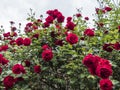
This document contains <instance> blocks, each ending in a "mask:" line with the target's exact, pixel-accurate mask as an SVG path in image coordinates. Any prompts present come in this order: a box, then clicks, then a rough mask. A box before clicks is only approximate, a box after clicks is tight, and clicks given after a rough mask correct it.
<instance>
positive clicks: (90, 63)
mask: <svg viewBox="0 0 120 90" xmlns="http://www.w3.org/2000/svg"><path fill="white" fill-rule="evenodd" d="M100 59H101V58H100V57H99V56H94V55H92V54H88V55H86V56H85V57H84V59H83V61H82V63H83V64H84V65H85V66H87V67H88V68H95V69H96V67H97V65H98V63H99V61H100Z"/></svg>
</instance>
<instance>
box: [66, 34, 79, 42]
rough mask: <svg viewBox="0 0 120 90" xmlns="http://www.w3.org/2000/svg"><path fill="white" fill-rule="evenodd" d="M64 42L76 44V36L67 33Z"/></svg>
mask: <svg viewBox="0 0 120 90" xmlns="http://www.w3.org/2000/svg"><path fill="white" fill-rule="evenodd" d="M66 41H67V42H69V43H70V44H76V43H77V42H78V36H77V35H76V34H73V33H69V34H68V35H67V37H66Z"/></svg>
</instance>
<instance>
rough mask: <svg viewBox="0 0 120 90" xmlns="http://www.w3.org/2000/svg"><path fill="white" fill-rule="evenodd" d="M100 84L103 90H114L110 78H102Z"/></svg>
mask: <svg viewBox="0 0 120 90" xmlns="http://www.w3.org/2000/svg"><path fill="white" fill-rule="evenodd" d="M99 84H100V89H101V90H113V84H112V81H111V80H109V79H101V80H100V82H99Z"/></svg>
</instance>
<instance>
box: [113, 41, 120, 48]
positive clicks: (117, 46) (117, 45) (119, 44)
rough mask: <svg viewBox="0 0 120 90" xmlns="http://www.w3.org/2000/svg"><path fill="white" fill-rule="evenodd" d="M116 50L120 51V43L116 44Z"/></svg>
mask: <svg viewBox="0 0 120 90" xmlns="http://www.w3.org/2000/svg"><path fill="white" fill-rule="evenodd" d="M114 49H115V50H120V43H119V42H116V43H115V44H114Z"/></svg>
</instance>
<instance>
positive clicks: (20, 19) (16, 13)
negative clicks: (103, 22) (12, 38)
mask: <svg viewBox="0 0 120 90" xmlns="http://www.w3.org/2000/svg"><path fill="white" fill-rule="evenodd" d="M81 7H82V8H83V10H82V14H83V15H84V16H88V17H89V18H93V16H92V14H93V13H94V10H95V7H98V4H97V0H0V13H1V14H0V25H3V26H4V28H5V29H6V30H7V31H8V30H9V27H10V24H9V21H15V22H16V26H18V23H22V27H24V25H25V23H26V18H27V13H29V9H30V8H32V9H33V10H34V11H35V12H36V16H37V17H39V16H40V15H41V14H42V15H45V12H46V11H47V10H50V9H58V10H59V11H61V12H62V13H63V15H65V16H72V15H73V14H75V13H76V12H77V11H76V8H81Z"/></svg>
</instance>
